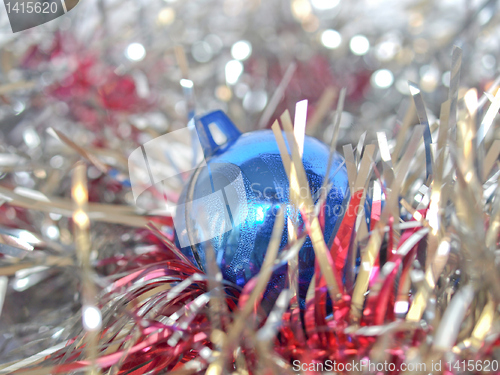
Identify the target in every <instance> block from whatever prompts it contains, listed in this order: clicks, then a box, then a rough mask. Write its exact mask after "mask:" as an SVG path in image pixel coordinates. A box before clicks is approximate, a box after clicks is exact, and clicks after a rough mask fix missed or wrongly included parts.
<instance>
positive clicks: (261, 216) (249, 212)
mask: <svg viewBox="0 0 500 375" xmlns="http://www.w3.org/2000/svg"><path fill="white" fill-rule="evenodd" d="M214 124H215V125H216V127H217V129H216V130H217V132H216V133H217V134H215V131H214V130H215V129H214V127H213V125H214ZM196 129H197V132H198V136H199V139H200V141H201V145H202V147H203V151H204V154H205V160H206V163H204V164H203V165H202V166H200V167H199V168H197V169H196V171H195V172H194V174H193V175H192V177H191V180H190V181H189V183H188V184H187V186H186V187H185V189H184V191H183V193H182V195H181V198H180V200H179V204H178V206H177V211H176V219H175V221H176V242H177V244H178V246H179V247H180V248H181V251H182V252H183V253H184V254H185V255H187V256H188V257H189V258H191V259H192V261H193V262H194V263H195V264H197V265H198V266H199V267H200V268H201V269H202V270H206V266H207V265H206V261H207V258H206V255H207V251H209V250H210V249H213V251H214V259H215V260H216V262H217V264H218V266H219V267H220V269H221V272H222V275H223V277H224V278H225V279H226V280H229V281H231V282H233V283H235V284H237V285H239V286H244V285H245V284H246V283H247V282H248V281H249V280H250V279H251V278H252V277H253V276H255V275H256V274H257V273H258V272H259V270H260V268H261V266H262V264H263V260H264V257H265V254H266V249H267V246H268V244H269V240H270V237H271V232H272V229H273V225H274V221H275V215H276V212H277V208H278V207H279V206H280V205H282V206H283V207H286V210H285V228H284V230H283V235H282V240H281V248H280V249H282V248H284V247H285V246H286V244H287V241H288V229H287V217H293V210H294V209H295V208H294V207H293V206H292V205H291V204H290V199H289V183H288V177H287V175H286V172H285V169H284V166H283V162H282V160H281V156H280V152H279V150H278V145H277V143H276V139H275V137H274V135H273V133H272V131H271V130H259V131H254V132H250V133H245V134H241V133H240V132H239V131H238V130H237V128H236V127H235V126H234V125H233V124H232V123H231V121H230V120H229V119H228V118H227V117H226V116H225V114H224V113H223V112H222V111H216V112H212V113H210V114H208V115H206V116H203V117H200V118H197V119H196ZM216 135H218V137H216ZM215 139H217V140H218V142H216V140H215ZM328 157H329V150H328V147H327V146H326V145H324V144H323V143H322V142H320V141H318V140H317V139H315V138H312V137H308V136H306V137H305V142H304V153H303V159H302V160H303V164H304V168H305V171H306V174H307V180H308V182H309V187H310V190H311V194H312V196H313V197H314V199H315V200H316V201H317V199H318V197H319V190H320V188H321V186H322V183H323V179H324V177H325V175H326V174H327V172H328V173H329V176H330V179H329V181H330V183H331V186H330V189H329V192H328V194H327V199H326V204H325V210H324V217H325V221H324V223H325V225H324V237H325V241H326V242H328V241H329V239H330V236H331V234H332V232H333V230H334V227H335V224H336V222H337V217H338V215H339V213H340V212H342V202H343V198H344V196H345V194H346V192H347V187H348V180H347V172H346V169H345V166H343V165H342V163H343V159H342V157H341V156H340V155H339V154H337V153H335V155H334V158H333V163H332V166H331V169H330V171H327V170H326V169H327V163H328ZM300 194H306V192H304V191H303V192H300ZM290 215H292V216H290ZM298 216H299V220H300V215H298ZM300 223H301V222H299V225H300ZM313 273H314V250H313V247H312V243H311V240H310V239H309V237H307V239H306V241H305V243H304V245H303V246H302V248H301V250H300V252H299V299H300V301H301V304H302V305H303V302H304V299H305V295H306V293H307V288H308V286H309V283H310V281H311V278H312V276H313ZM285 276H286V267H282V268H280V269H279V270H277V271H276V272H274V274H273V276H272V278H271V280H270V282H269V286H268V288H267V290H266V293H265V297H264V301H263V306H264V307H265V308H266V309H268V308H270V307H271V306H272V304H273V303H274V301H275V299H276V298H277V296H278V294H279V292H280V291H281V290H282V289H283V287H284V286H285V283H286V280H285Z"/></svg>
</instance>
